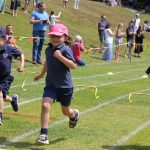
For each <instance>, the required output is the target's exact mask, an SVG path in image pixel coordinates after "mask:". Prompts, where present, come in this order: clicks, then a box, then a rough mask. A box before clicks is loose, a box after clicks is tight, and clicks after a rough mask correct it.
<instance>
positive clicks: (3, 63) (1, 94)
mask: <svg viewBox="0 0 150 150" xmlns="http://www.w3.org/2000/svg"><path fill="white" fill-rule="evenodd" d="M5 38H6V32H5V30H4V29H3V28H1V27H0V125H2V115H3V106H4V101H8V102H10V103H11V105H12V108H13V110H14V111H16V112H17V111H18V96H17V95H16V94H14V95H13V96H12V97H10V96H8V91H9V88H10V86H11V84H12V82H13V80H14V77H13V76H12V75H11V63H12V58H13V57H20V58H21V65H20V67H19V68H17V70H18V72H22V71H23V70H24V55H23V54H22V53H21V52H20V51H18V49H16V48H14V47H12V46H9V45H8V44H7V43H5V40H6V39H5Z"/></svg>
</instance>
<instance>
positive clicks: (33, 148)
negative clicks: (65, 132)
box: [0, 137, 65, 150]
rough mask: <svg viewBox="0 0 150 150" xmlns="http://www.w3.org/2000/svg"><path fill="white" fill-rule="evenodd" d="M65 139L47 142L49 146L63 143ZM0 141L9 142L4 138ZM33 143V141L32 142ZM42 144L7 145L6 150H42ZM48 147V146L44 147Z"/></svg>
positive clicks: (18, 143) (22, 143) (20, 143)
mask: <svg viewBox="0 0 150 150" xmlns="http://www.w3.org/2000/svg"><path fill="white" fill-rule="evenodd" d="M64 140H65V138H58V139H55V140H53V141H49V145H52V144H56V143H58V142H61V141H64ZM0 141H4V142H9V141H8V139H7V138H6V137H0ZM32 142H33V141H32ZM43 146H45V145H43V144H37V143H30V142H16V143H12V144H9V145H8V146H7V147H6V148H8V149H9V147H10V148H11V147H13V148H15V149H28V150H44V149H45V148H43ZM46 146H47V147H48V145H46Z"/></svg>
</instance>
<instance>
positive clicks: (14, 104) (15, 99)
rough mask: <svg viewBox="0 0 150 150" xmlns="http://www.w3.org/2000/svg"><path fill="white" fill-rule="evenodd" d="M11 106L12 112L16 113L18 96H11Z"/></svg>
mask: <svg viewBox="0 0 150 150" xmlns="http://www.w3.org/2000/svg"><path fill="white" fill-rule="evenodd" d="M11 106H12V108H13V110H14V111H15V112H17V111H18V107H19V104H18V95H16V94H14V95H13V96H12V102H11Z"/></svg>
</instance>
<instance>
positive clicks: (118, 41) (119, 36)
mask: <svg viewBox="0 0 150 150" xmlns="http://www.w3.org/2000/svg"><path fill="white" fill-rule="evenodd" d="M122 27H123V24H122V23H119V24H118V27H117V29H116V39H115V43H116V51H115V59H116V61H120V58H119V55H120V47H121V46H120V44H122V36H123V35H124V33H123V32H122Z"/></svg>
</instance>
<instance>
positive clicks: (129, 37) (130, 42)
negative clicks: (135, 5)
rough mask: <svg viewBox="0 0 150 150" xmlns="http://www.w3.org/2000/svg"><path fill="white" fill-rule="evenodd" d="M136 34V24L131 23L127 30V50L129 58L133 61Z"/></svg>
mask: <svg viewBox="0 0 150 150" xmlns="http://www.w3.org/2000/svg"><path fill="white" fill-rule="evenodd" d="M135 34H136V33H135V32H134V22H133V21H130V22H129V26H128V27H127V29H126V35H127V49H128V53H129V58H130V61H131V52H132V47H133V41H134V35H135ZM127 49H126V50H125V57H127Z"/></svg>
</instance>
